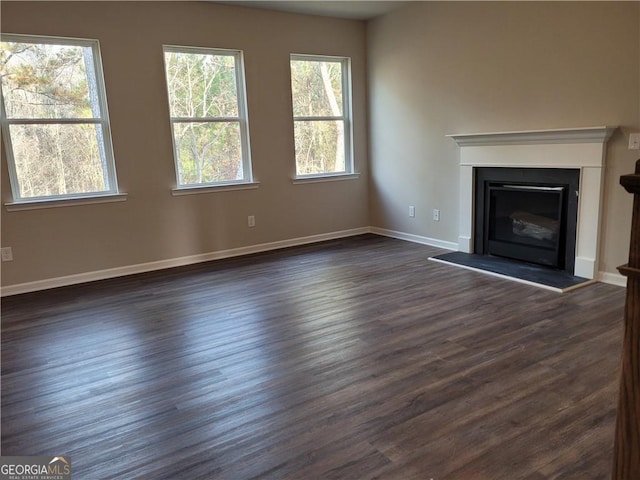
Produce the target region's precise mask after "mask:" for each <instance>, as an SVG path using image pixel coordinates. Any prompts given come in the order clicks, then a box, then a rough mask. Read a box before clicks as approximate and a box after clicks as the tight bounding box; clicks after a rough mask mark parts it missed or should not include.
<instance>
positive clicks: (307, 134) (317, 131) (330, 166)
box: [294, 120, 346, 175]
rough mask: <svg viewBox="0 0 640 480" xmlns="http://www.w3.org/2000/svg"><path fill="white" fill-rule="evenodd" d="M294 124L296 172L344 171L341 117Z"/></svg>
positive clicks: (312, 173)
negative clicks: (339, 118)
mask: <svg viewBox="0 0 640 480" xmlns="http://www.w3.org/2000/svg"><path fill="white" fill-rule="evenodd" d="M294 127H295V144H296V172H297V174H298V175H314V174H321V173H341V172H345V171H346V167H345V157H344V154H345V148H344V122H343V121H342V120H330V121H296V122H294Z"/></svg>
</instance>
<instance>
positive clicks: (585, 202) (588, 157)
mask: <svg viewBox="0 0 640 480" xmlns="http://www.w3.org/2000/svg"><path fill="white" fill-rule="evenodd" d="M616 128H617V127H590V128H568V129H560V130H533V131H523V132H496V133H483V134H461V135H448V136H449V137H450V138H453V139H454V140H455V141H456V142H457V143H458V145H459V146H460V147H461V148H460V162H459V165H460V192H459V200H460V202H459V224H458V225H459V229H458V240H459V244H458V249H459V250H460V251H462V252H467V253H473V243H472V239H473V228H474V219H473V212H474V189H475V181H474V168H476V167H506V168H511V167H517V168H573V169H579V170H580V188H579V200H578V219H577V226H576V248H575V259H576V260H575V269H574V272H572V273H574V275H577V276H580V277H584V278H589V279H593V278H596V276H597V273H598V264H599V259H598V252H599V241H600V224H601V212H602V208H601V207H602V197H603V191H604V167H605V157H606V141H607V140H608V139H609V137H610V136H611V135H612V134H613V132H614V131H615V130H616Z"/></svg>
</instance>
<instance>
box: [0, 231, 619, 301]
mask: <svg viewBox="0 0 640 480" xmlns="http://www.w3.org/2000/svg"><path fill="white" fill-rule="evenodd" d="M365 233H373V234H376V235H381V236H384V237H391V238H397V239H400V240H406V241H409V242H413V243H419V244H422V245H429V246H431V247H438V248H442V249H445V250H451V251H457V250H458V244H457V243H455V242H448V241H445V240H438V239H436V238H429V237H422V236H420V235H413V234H411V233H405V232H398V231H395V230H387V229H384V228H378V227H361V228H354V229H350V230H341V231H337V232H330V233H322V234H319V235H311V236H308V237H298V238H291V239H288V240H280V241H277V242H270V243H261V244H258V245H251V246H248V247H240V248H232V249H229V250H219V251H216V252H209V253H202V254H198V255H190V256H186V257H178V258H170V259H167V260H159V261H156V262H148V263H139V264H136V265H127V266H124V267H116V268H108V269H106V270H98V271H94V272H86V273H78V274H74V275H66V276H64V277H55V278H47V279H44V280H36V281H35V282H26V283H18V284H15V285H7V286H6V287H2V288H0V296H2V297H5V296H10V295H18V294H21V293H29V292H36V291H39V290H48V289H50V288H57V287H66V286H69V285H77V284H79V283H86V282H93V281H96V280H106V279H108V278H116V277H123V276H125V275H133V274H136V273H145V272H153V271H155V270H163V269H165V268H172V267H181V266H184V265H193V264H196V263H202V262H209V261H211V260H221V259H224V258H231V257H238V256H241V255H250V254H252V253H260V252H268V251H270V250H278V249H281V248H287V247H295V246H299V245H306V244H310V243H318V242H323V241H327V240H336V239H338V238H346V237H352V236H356V235H363V234H365ZM598 280H599V281H601V282H603V283H609V284H611V285H618V286H621V287H625V286H626V285H627V279H626V278H625V277H624V276H623V275H620V274H617V273H609V272H599V273H598Z"/></svg>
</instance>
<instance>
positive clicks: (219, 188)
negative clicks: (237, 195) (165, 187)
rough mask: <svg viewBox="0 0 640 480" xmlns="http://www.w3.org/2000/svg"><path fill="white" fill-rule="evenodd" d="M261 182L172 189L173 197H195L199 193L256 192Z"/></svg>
mask: <svg viewBox="0 0 640 480" xmlns="http://www.w3.org/2000/svg"><path fill="white" fill-rule="evenodd" d="M259 185H260V182H242V183H228V184H224V183H217V184H214V185H194V186H193V187H189V186H184V187H176V188H172V189H171V195H173V196H174V197H179V196H181V195H194V194H198V193H216V192H228V191H230V190H255V189H256V188H258V186H259Z"/></svg>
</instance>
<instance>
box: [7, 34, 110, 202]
mask: <svg viewBox="0 0 640 480" xmlns="http://www.w3.org/2000/svg"><path fill="white" fill-rule="evenodd" d="M0 39H1V40H2V41H4V42H15V43H30V44H34V45H65V46H69V47H80V48H82V49H85V48H89V49H91V62H92V67H93V68H92V69H91V68H89V65H87V64H86V61H85V77H86V81H87V86H88V88H89V90H91V87H90V86H89V85H92V84H93V83H94V82H92V78H93V80H94V81H95V90H96V92H95V94H96V96H97V103H98V109H99V110H100V115H99V116H97V117H95V116H94V117H90V118H87V119H77V118H46V119H37V118H34V119H25V118H15V119H14V118H7V114H6V110H5V105H4V94H2V88H1V87H0V130H1V131H2V135H3V136H4V144H5V152H6V158H7V169H8V171H9V183H10V184H11V194H12V198H13V199H14V201H15V202H14V203H16V204H17V203H20V202H30V197H22V196H21V194H20V191H21V189H20V179H19V178H18V172H17V168H16V165H15V155H14V150H13V143H12V140H11V131H10V126H11V125H14V124H16V125H51V124H69V125H74V124H94V125H99V126H100V127H101V131H102V135H101V136H102V142H100V135H98V134H97V133H96V142H97V147H98V151H99V154H100V157H102V158H101V160H102V161H103V163H104V168H105V169H106V171H103V174H104V177H105V178H104V182H105V186H106V187H107V188H106V189H105V190H104V191H103V192H99V193H104V194H106V195H109V194H111V195H118V176H117V172H116V164H115V155H114V152H113V143H112V138H111V125H110V121H109V108H108V106H107V94H106V86H105V82H104V70H103V68H102V53H101V51H100V42H99V41H98V40H96V39H86V38H71V37H57V36H40V35H22V34H11V33H5V34H2V35H0ZM91 103H93V102H91ZM93 107H94V105H92V110H93ZM92 193H93V192H88V194H89V195H91V194H92ZM52 198H56V199H59V200H67V199H74V198H75V196H74V195H73V194H71V195H68V194H59V195H53V196H52ZM40 199H41V200H43V199H42V198H40ZM44 200H48V198H45V199H44ZM94 203H100V202H94ZM35 208H37V207H35Z"/></svg>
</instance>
